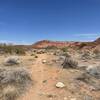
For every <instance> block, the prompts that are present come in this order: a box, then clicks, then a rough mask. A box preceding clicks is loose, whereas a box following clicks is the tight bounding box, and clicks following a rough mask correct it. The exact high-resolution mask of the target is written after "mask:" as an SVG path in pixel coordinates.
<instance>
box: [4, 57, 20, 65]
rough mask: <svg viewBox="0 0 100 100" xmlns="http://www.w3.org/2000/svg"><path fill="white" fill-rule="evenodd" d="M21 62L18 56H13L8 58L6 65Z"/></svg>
mask: <svg viewBox="0 0 100 100" xmlns="http://www.w3.org/2000/svg"><path fill="white" fill-rule="evenodd" d="M18 64H20V59H19V58H18V57H17V56H11V57H8V58H6V60H5V62H4V65H7V66H11V65H18Z"/></svg>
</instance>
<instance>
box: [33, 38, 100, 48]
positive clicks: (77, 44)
mask: <svg viewBox="0 0 100 100" xmlns="http://www.w3.org/2000/svg"><path fill="white" fill-rule="evenodd" d="M48 46H55V47H58V48H62V47H75V48H76V47H77V48H80V49H81V48H84V49H85V48H86V49H91V48H93V49H94V48H96V47H98V48H99V47H100V38H98V39H96V40H95V41H93V42H68V41H65V42H64V41H49V40H42V41H38V42H36V43H34V44H33V45H32V47H33V48H46V47H48Z"/></svg>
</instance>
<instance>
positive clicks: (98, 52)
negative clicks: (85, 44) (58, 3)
mask: <svg viewBox="0 0 100 100" xmlns="http://www.w3.org/2000/svg"><path fill="white" fill-rule="evenodd" d="M93 54H94V58H95V59H100V50H97V49H95V50H94V51H93Z"/></svg>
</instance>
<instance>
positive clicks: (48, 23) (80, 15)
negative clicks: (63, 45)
mask: <svg viewBox="0 0 100 100" xmlns="http://www.w3.org/2000/svg"><path fill="white" fill-rule="evenodd" d="M99 36H100V0H0V42H14V43H26V44H30V43H34V42H36V41H38V40H44V39H49V40H60V41H92V40H95V39H96V38H97V37H99Z"/></svg>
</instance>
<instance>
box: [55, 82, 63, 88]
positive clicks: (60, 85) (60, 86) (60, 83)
mask: <svg viewBox="0 0 100 100" xmlns="http://www.w3.org/2000/svg"><path fill="white" fill-rule="evenodd" d="M56 87H57V88H63V87H65V84H64V83H62V82H58V83H57V84H56Z"/></svg>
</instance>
